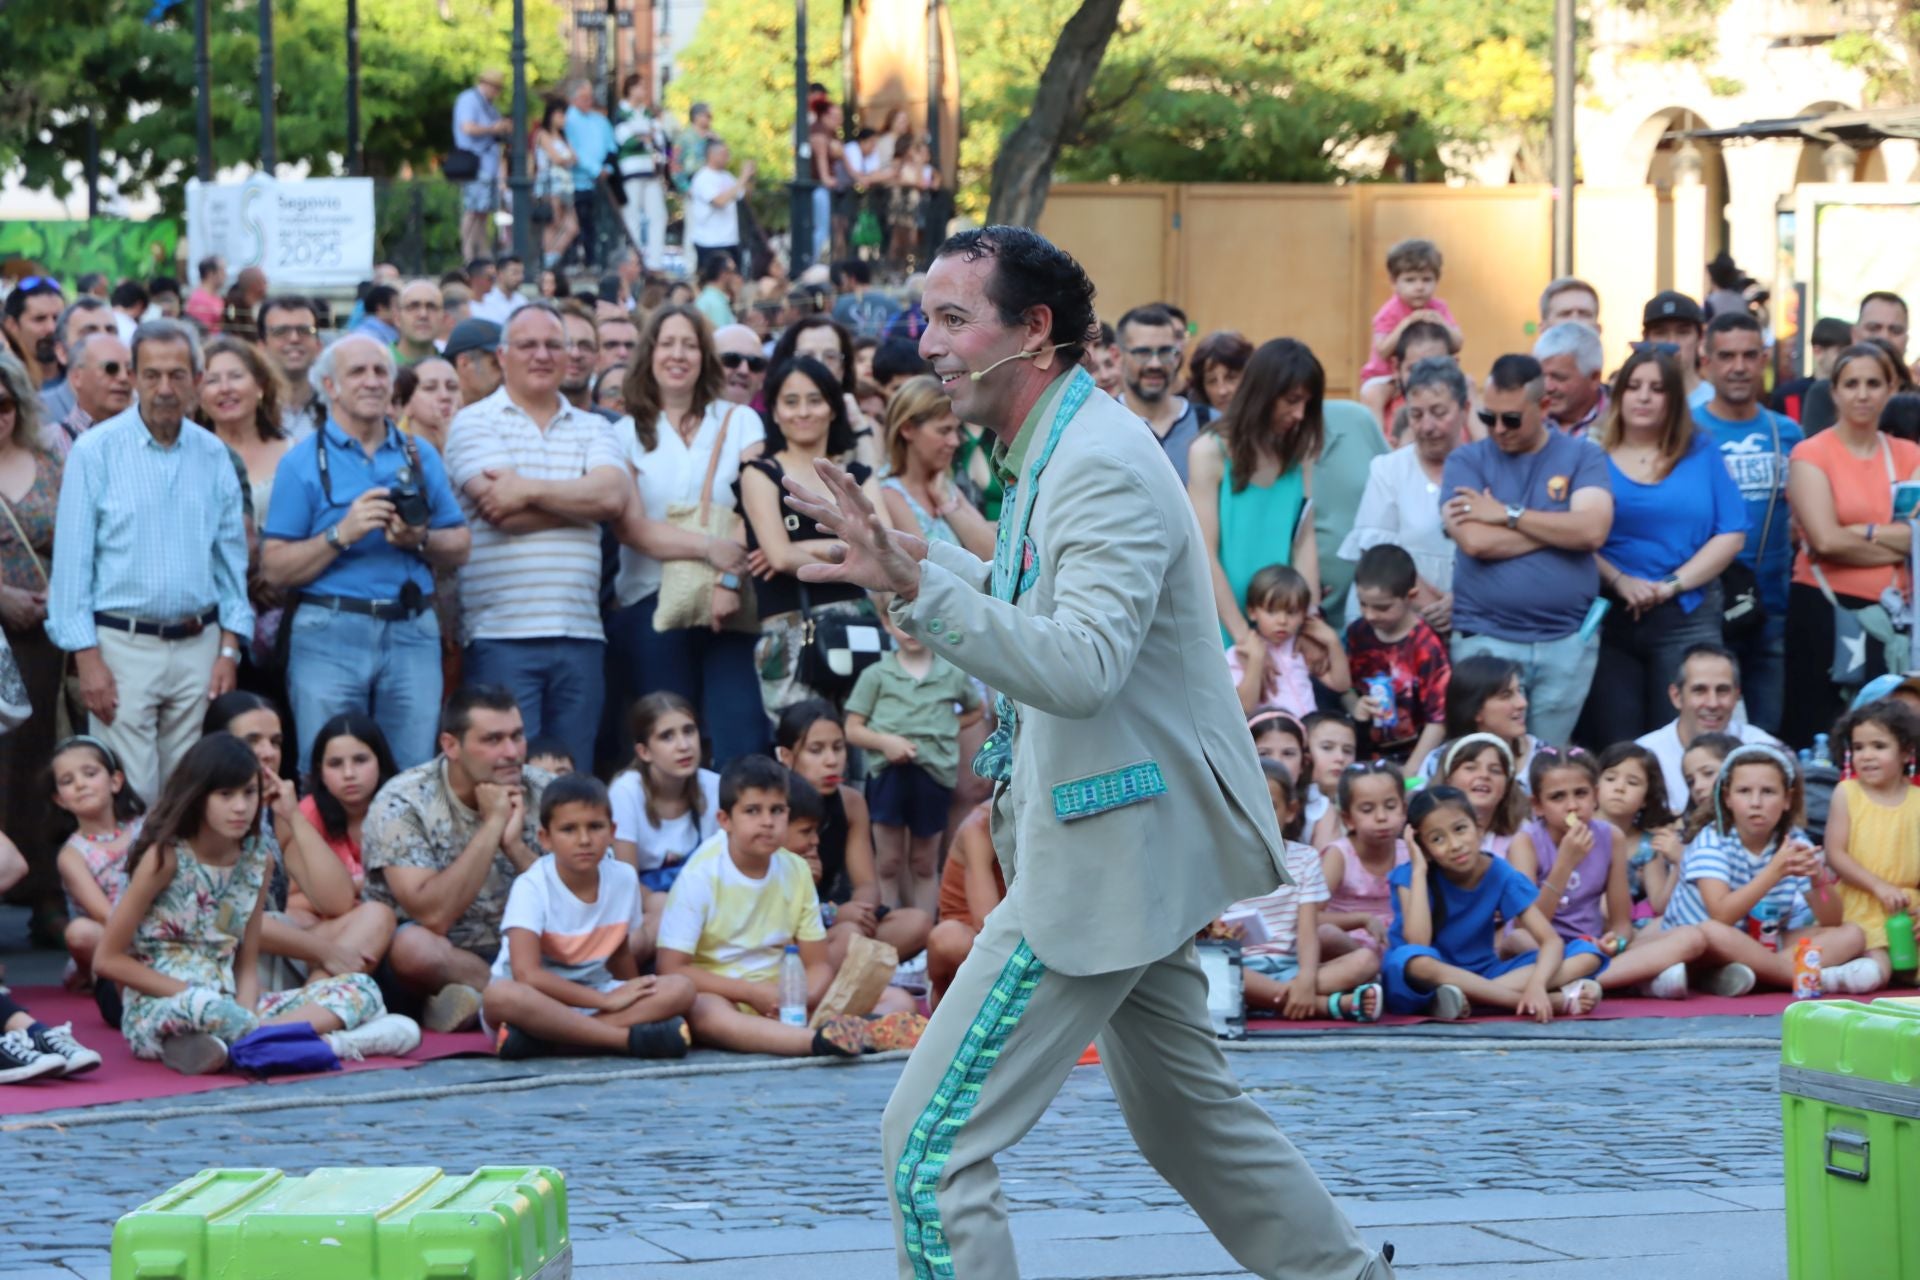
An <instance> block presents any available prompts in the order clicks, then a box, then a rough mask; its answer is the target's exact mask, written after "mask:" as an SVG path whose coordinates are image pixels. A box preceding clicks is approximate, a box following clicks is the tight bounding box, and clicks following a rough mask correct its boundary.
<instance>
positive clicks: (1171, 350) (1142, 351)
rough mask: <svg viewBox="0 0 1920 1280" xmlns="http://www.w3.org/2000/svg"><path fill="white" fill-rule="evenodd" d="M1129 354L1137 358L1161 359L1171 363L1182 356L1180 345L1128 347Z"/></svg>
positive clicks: (1143, 359) (1142, 359)
mask: <svg viewBox="0 0 1920 1280" xmlns="http://www.w3.org/2000/svg"><path fill="white" fill-rule="evenodd" d="M1127 354H1128V355H1129V356H1131V357H1133V358H1134V359H1135V360H1141V361H1146V360H1159V361H1162V362H1163V363H1171V362H1173V361H1175V360H1178V359H1179V358H1180V348H1178V347H1128V348H1127Z"/></svg>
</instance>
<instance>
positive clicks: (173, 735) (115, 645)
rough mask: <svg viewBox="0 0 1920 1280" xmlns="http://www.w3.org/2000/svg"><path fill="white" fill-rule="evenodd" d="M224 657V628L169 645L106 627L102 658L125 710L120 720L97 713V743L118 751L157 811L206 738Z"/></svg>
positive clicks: (134, 784)
mask: <svg viewBox="0 0 1920 1280" xmlns="http://www.w3.org/2000/svg"><path fill="white" fill-rule="evenodd" d="M219 656H220V628H219V627H217V626H211V627H208V628H207V629H206V630H205V631H202V632H201V633H200V634H199V635H197V636H190V637H188V638H187V639H185V640H161V639H159V638H157V637H155V636H136V635H131V634H129V633H127V632H125V631H114V630H110V629H108V628H106V627H101V628H100V659H101V661H103V662H105V663H106V664H107V670H108V671H111V672H112V673H113V683H114V688H115V690H116V691H117V692H118V693H119V695H120V705H119V707H118V708H117V709H116V710H115V711H114V715H113V723H112V724H102V723H101V722H100V718H99V717H98V716H89V717H88V719H89V720H91V721H92V723H93V728H92V730H91V732H92V733H93V735H94V736H95V737H96V738H99V739H100V740H101V741H102V742H104V743H106V744H107V745H108V746H109V747H112V748H113V753H114V754H115V755H117V756H119V757H120V767H121V769H122V770H124V771H125V773H126V775H127V785H128V786H130V787H132V788H133V789H134V790H135V791H136V792H138V793H139V795H140V798H141V799H142V800H144V801H146V802H147V805H148V806H149V807H151V806H152V805H153V803H154V801H156V800H158V799H159V798H160V788H161V786H162V785H163V784H164V783H165V782H166V780H167V776H168V775H169V774H171V773H172V772H173V767H174V766H175V765H177V764H179V763H180V757H181V756H184V755H186V754H187V748H189V747H191V746H192V745H193V744H194V743H196V742H198V741H199V740H200V725H201V722H202V721H203V720H205V718H206V714H207V683H208V681H210V680H212V679H213V660H214V659H215V658H217V657H219Z"/></svg>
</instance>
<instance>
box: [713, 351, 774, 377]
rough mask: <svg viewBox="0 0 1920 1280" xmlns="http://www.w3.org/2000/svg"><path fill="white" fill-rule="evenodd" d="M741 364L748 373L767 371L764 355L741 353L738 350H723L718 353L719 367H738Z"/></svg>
mask: <svg viewBox="0 0 1920 1280" xmlns="http://www.w3.org/2000/svg"><path fill="white" fill-rule="evenodd" d="M741 365H745V366H747V372H748V373H765V372H766V371H767V358H766V357H765V356H748V355H742V354H740V353H739V352H738V351H723V352H721V353H720V366H721V368H723V369H738V368H739V367H740V366H741Z"/></svg>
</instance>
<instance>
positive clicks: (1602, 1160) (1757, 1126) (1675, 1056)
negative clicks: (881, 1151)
mask: <svg viewBox="0 0 1920 1280" xmlns="http://www.w3.org/2000/svg"><path fill="white" fill-rule="evenodd" d="M1615 1028H1617V1030H1615ZM1476 1029H1477V1030H1480V1031H1482V1032H1484V1031H1485V1028H1484V1027H1482V1028H1476ZM1516 1030H1517V1028H1516ZM1658 1030H1659V1031H1660V1032H1662V1033H1664V1035H1663V1036H1661V1037H1660V1038H1658V1039H1655V1040H1653V1042H1652V1043H1648V1041H1649V1040H1650V1039H1652V1037H1650V1035H1649V1031H1648V1026H1647V1024H1645V1023H1639V1024H1629V1023H1614V1024H1599V1023H1594V1024H1587V1027H1586V1028H1583V1031H1584V1032H1585V1033H1586V1034H1589V1035H1597V1036H1600V1037H1602V1038H1600V1039H1595V1040H1590V1041H1587V1042H1584V1043H1578V1044H1573V1045H1567V1044H1563V1043H1562V1044H1554V1043H1550V1042H1541V1041H1535V1042H1529V1041H1528V1040H1527V1039H1526V1038H1524V1037H1520V1038H1515V1039H1513V1040H1511V1041H1508V1042H1504V1043H1498V1042H1496V1043H1495V1046H1494V1047H1481V1046H1485V1045H1487V1044H1488V1041H1487V1040H1486V1039H1485V1037H1484V1035H1482V1036H1480V1037H1473V1038H1455V1039H1454V1040H1452V1041H1451V1042H1449V1039H1448V1038H1447V1037H1444V1036H1441V1037H1436V1036H1422V1037H1408V1038H1407V1039H1406V1040H1405V1041H1404V1042H1402V1043H1397V1044H1392V1045H1387V1044H1384V1043H1375V1044H1367V1043H1356V1042H1353V1041H1336V1042H1325V1041H1322V1042H1316V1043H1314V1044H1312V1045H1300V1046H1291V1047H1287V1048H1281V1049H1277V1050H1276V1049H1264V1050H1261V1051H1251V1052H1239V1053H1236V1054H1234V1055H1233V1065H1234V1067H1235V1069H1236V1070H1237V1071H1238V1072H1239V1074H1240V1076H1241V1079H1242V1080H1243V1081H1244V1082H1245V1084H1246V1086H1247V1088H1248V1090H1249V1091H1250V1092H1251V1093H1252V1094H1253V1095H1254V1096H1255V1097H1256V1098H1258V1099H1259V1100H1260V1102H1261V1103H1262V1104H1264V1105H1265V1106H1266V1107H1267V1109H1268V1110H1269V1111H1270V1112H1272V1113H1273V1115H1274V1116H1275V1118H1276V1119H1277V1120H1278V1121H1279V1122H1280V1124H1281V1126H1282V1127H1283V1128H1284V1129H1286V1130H1287V1131H1288V1133H1289V1134H1290V1135H1291V1136H1292V1137H1293V1138H1294V1139H1295V1140H1296V1141H1297V1142H1298V1143H1299V1145H1300V1146H1301V1147H1302V1149H1303V1150H1305V1151H1306V1152H1307V1154H1308V1156H1309V1157H1310V1158H1311V1160H1312V1161H1313V1163H1314V1165H1315V1167H1316V1168H1317V1169H1318V1170H1319V1172H1320V1174H1321V1176H1322V1177H1323V1178H1324V1179H1325V1180H1326V1182H1327V1184H1328V1185H1329V1187H1330V1188H1331V1189H1332V1190H1333V1191H1334V1193H1335V1194H1336V1195H1339V1196H1341V1197H1343V1199H1344V1200H1345V1201H1346V1203H1347V1205H1348V1208H1349V1212H1350V1214H1351V1215H1352V1216H1353V1217H1354V1219H1355V1221H1356V1223H1357V1224H1358V1225H1360V1226H1361V1227H1362V1228H1363V1229H1364V1230H1365V1233H1366V1234H1367V1235H1368V1236H1369V1238H1374V1239H1377V1238H1381V1237H1383V1236H1385V1237H1391V1238H1393V1239H1395V1240H1396V1241H1397V1242H1398V1243H1399V1244H1400V1247H1401V1260H1402V1262H1403V1264H1425V1265H1416V1266H1414V1267H1413V1268H1412V1273H1413V1274H1417V1275H1428V1274H1432V1275H1447V1274H1455V1275H1463V1276H1464V1275H1475V1276H1500V1275H1509V1274H1511V1275H1516V1276H1526V1277H1537V1280H1574V1278H1575V1277H1580V1278H1582V1280H1584V1278H1586V1277H1599V1276H1601V1275H1603V1274H1609V1275H1612V1274H1618V1267H1619V1265H1620V1263H1619V1262H1618V1261H1614V1262H1605V1263H1599V1262H1595V1261H1594V1260H1596V1259H1609V1258H1610V1259H1626V1258H1629V1257H1655V1256H1657V1257H1660V1258H1664V1259H1666V1261H1665V1262H1664V1263H1661V1264H1658V1265H1650V1266H1647V1267H1642V1268H1638V1273H1639V1274H1643V1275H1648V1276H1668V1275H1674V1276H1678V1275H1681V1274H1685V1275H1687V1276H1688V1277H1689V1280H1705V1278H1706V1277H1710V1276H1715V1275H1721V1274H1724V1275H1727V1276H1738V1277H1740V1280H1775V1278H1776V1277H1781V1276H1784V1274H1785V1268H1784V1263H1783V1261H1782V1259H1783V1256H1784V1243H1783V1239H1782V1236H1781V1226H1780V1214H1779V1212H1778V1210H1779V1207H1780V1195H1779V1190H1778V1188H1779V1183H1780V1179H1781V1163H1780V1160H1781V1156H1780V1136H1779V1135H1780V1120H1779V1104H1778V1100H1777V1097H1776V1095H1775V1092H1774V1088H1775V1085H1774V1079H1775V1070H1776V1064H1777V1062H1778V1051H1777V1050H1776V1049H1773V1048H1771V1047H1768V1046H1767V1045H1766V1041H1765V1038H1766V1037H1767V1036H1769V1035H1777V1033H1778V1032H1777V1022H1776V1021H1772V1020H1764V1019H1738V1020H1733V1019H1728V1020H1699V1021H1698V1022H1697V1023H1696V1022H1692V1021H1687V1020H1662V1024H1661V1025H1660V1027H1659V1028H1658ZM1756 1036H1757V1037H1759V1039H1755V1038H1754V1037H1756ZM1672 1039H1680V1040H1684V1041H1686V1042H1687V1043H1686V1044H1685V1045H1684V1047H1662V1046H1664V1045H1665V1044H1667V1042H1668V1041H1669V1040H1672ZM713 1061H719V1060H718V1059H715V1060H713ZM516 1065H518V1064H516ZM583 1069H585V1070H596V1069H597V1070H613V1069H616V1068H615V1067H614V1066H612V1065H601V1066H596V1065H594V1064H582V1063H579V1062H573V1063H566V1064H561V1063H542V1064H538V1066H537V1068H536V1070H537V1071H539V1072H545V1073H549V1074H552V1073H563V1072H564V1073H578V1072H579V1071H581V1070H583ZM503 1072H504V1064H495V1063H492V1062H473V1061H465V1062H463V1061H452V1062H445V1063H432V1064H427V1065H425V1066H423V1067H420V1068H417V1069H415V1070H411V1071H407V1072H382V1073H378V1074H369V1075H357V1076H352V1077H343V1078H336V1079H334V1080H329V1081H324V1082H318V1083H316V1084H313V1085H305V1084H299V1085H289V1086H277V1087H275V1089H274V1090H273V1093H272V1097H271V1098H270V1099H269V1101H271V1102H275V1103H277V1101H278V1099H280V1098H285V1099H286V1100H287V1101H288V1102H293V1101H296V1100H298V1101H303V1102H304V1101H312V1102H314V1103H316V1104H317V1105H299V1106H283V1105H275V1107H274V1109H273V1110H268V1111H260V1112H254V1113H248V1114H231V1113H227V1112H223V1109H225V1108H231V1107H233V1106H234V1105H235V1104H236V1103H239V1104H242V1105H249V1106H251V1105H258V1104H259V1103H260V1101H261V1099H262V1097H263V1095H265V1094H266V1091H265V1090H260V1089H247V1090H234V1091H227V1092H224V1093H218V1094H210V1095H198V1096H195V1097H193V1098H188V1099H183V1100H180V1103H181V1107H182V1109H185V1110H188V1111H189V1112H195V1113H197V1114H186V1115H178V1116H173V1117H171V1118H160V1119H153V1118H148V1112H149V1111H150V1108H146V1107H143V1106H141V1105H138V1104H128V1105H125V1106H120V1107H116V1108H108V1109H100V1110H103V1111H106V1112H107V1113H108V1114H110V1115H112V1116H113V1119H112V1120H111V1121H110V1122H107V1123H99V1122H97V1113H96V1112H88V1113H85V1120H86V1122H85V1123H81V1124H78V1125H75V1126H72V1127H64V1128H48V1127H16V1128H13V1129H12V1130H10V1131H9V1130H7V1129H5V1128H4V1126H3V1122H0V1168H4V1169H5V1170H6V1173H5V1175H4V1177H5V1182H6V1186H7V1189H8V1192H9V1200H10V1205H9V1208H8V1211H7V1213H6V1214H5V1215H0V1217H3V1218H4V1220H3V1221H0V1242H4V1243H5V1244H6V1245H7V1246H8V1247H7V1248H6V1249H4V1250H0V1274H9V1273H10V1272H12V1271H15V1270H20V1269H26V1271H27V1273H30V1274H32V1273H37V1274H40V1275H42V1276H44V1277H46V1278H47V1280H51V1277H54V1276H59V1277H62V1278H63V1280H73V1277H74V1276H75V1275H76V1274H78V1275H80V1276H87V1277H91V1276H96V1275H97V1276H100V1277H102V1280H104V1277H105V1275H106V1270H107V1252H106V1250H107V1247H108V1244H109V1241H110V1236H111V1230H112V1223H113V1221H114V1219H115V1218H116V1217H117V1216H118V1215H119V1214H120V1213H122V1212H124V1211H126V1210H127V1209H128V1208H130V1207H132V1206H133V1205H135V1204H137V1203H139V1202H140V1201H141V1200H142V1199H144V1198H146V1197H147V1196H150V1195H152V1194H154V1193H156V1192H158V1191H160V1190H162V1189H164V1188H166V1187H168V1186H170V1185H172V1184H173V1183H174V1182H176V1181H178V1180H179V1179H181V1178H183V1177H186V1176H187V1175H189V1174H192V1173H193V1172H195V1171H197V1170H199V1169H201V1168H203V1167H207V1166H209V1165H226V1166H243V1167H244V1166H265V1167H278V1168H284V1169H287V1170H289V1171H297V1172H304V1171H306V1170H308V1169H311V1168H313V1167H315V1166H319V1165H328V1164H433V1165H440V1166H443V1167H445V1168H448V1169H464V1168H469V1167H472V1166H475V1165H480V1164H550V1165H554V1166H557V1167H558V1168H560V1169H561V1170H562V1171H564V1172H565V1174H566V1175H567V1179H568V1188H569V1195H570V1199H571V1203H572V1206H573V1215H572V1221H573V1227H574V1236H575V1240H576V1243H577V1250H578V1252H577V1256H576V1261H577V1262H578V1264H579V1267H580V1274H582V1275H583V1276H584V1277H589V1278H591V1280H611V1277H613V1276H622V1277H624V1276H637V1277H648V1276H658V1277H661V1278H662V1280H705V1278H706V1277H708V1276H712V1277H715V1278H717V1277H721V1276H726V1277H728V1278H729V1280H748V1278H750V1277H753V1276H759V1275H767V1276H774V1275H778V1276H781V1277H783V1280H797V1278H799V1277H804V1276H813V1275H816V1274H818V1275H821V1276H828V1275H832V1276H835V1277H838V1278H840V1280H853V1278H854V1277H858V1276H867V1275H872V1276H884V1275H890V1274H892V1271H891V1263H890V1259H889V1255H888V1254H887V1253H886V1252H885V1250H886V1249H887V1247H888V1240H889V1235H888V1225H887V1222H886V1203H885V1200H884V1198H883V1192H882V1182H881V1177H880V1170H879V1155H878V1139H877V1123H878V1118H879V1115H880V1111H881V1108H882V1106H883V1104H884V1102H885V1100H886V1097H887V1094H888V1091H889V1090H890V1089H891V1087H892V1084H893V1081H894V1079H895V1078H896V1076H897V1075H898V1067H897V1065H894V1064H892V1063H885V1062H881V1063H872V1062H870V1063H864V1064H859V1065H846V1066H834V1067H824V1068H806V1069H794V1068H781V1069H775V1070H750V1071H733V1072H730V1073H726V1074H686V1075H677V1076H662V1077H658V1078H651V1079H643V1080H625V1081H618V1082H611V1083H563V1082H560V1081H557V1080H556V1081H554V1082H552V1083H551V1084H549V1085H544V1086H543V1087H538V1088H529V1089H525V1090H522V1091H517V1092H501V1091H498V1090H496V1089H487V1090H484V1091H475V1092H459V1093H456V1094H454V1095H452V1096H447V1097H442V1098H437V1099H424V1100H409V1101H395V1102H371V1101H367V1102H359V1103H358V1104H357V1105H349V1103H348V1101H347V1100H349V1099H353V1098H355V1097H356V1095H363V1094H366V1093H368V1092H371V1091H387V1090H393V1089H423V1088H440V1087H447V1088H453V1089H462V1090H465V1089H474V1088H476V1087H477V1085H478V1083H479V1082H481V1081H485V1080H487V1079H489V1078H493V1077H498V1076H500V1075H501V1074H503ZM283 1090H284V1091H285V1092H284V1093H283V1092H282V1091H283ZM170 1105H171V1104H170ZM1002 1171H1003V1174H1004V1177H1005V1181H1006V1188H1007V1195H1008V1198H1009V1200H1010V1202H1011V1206H1012V1210H1013V1214H1014V1220H1015V1223H1016V1230H1017V1234H1018V1235H1019V1237H1020V1241H1021V1247H1022V1253H1023V1259H1024V1260H1025V1262H1024V1265H1025V1266H1026V1268H1027V1270H1028V1271H1029V1273H1030V1275H1031V1276H1036V1277H1037V1276H1087V1277H1094V1276H1115V1277H1118V1276H1161V1275H1169V1276H1171V1275H1178V1276H1190V1275H1207V1274H1211V1273H1215V1272H1218V1273H1231V1272H1232V1263H1231V1260H1230V1259H1228V1258H1227V1257H1226V1255H1225V1254H1224V1253H1223V1252H1221V1251H1219V1250H1218V1249H1217V1247H1216V1246H1213V1245H1212V1243H1211V1241H1209V1240H1207V1239H1206V1238H1205V1237H1203V1236H1197V1235H1195V1234H1194V1233H1196V1232H1198V1231H1200V1230H1201V1228H1200V1226H1199V1224H1198V1222H1197V1220H1196V1219H1194V1218H1193V1217H1192V1215H1191V1213H1190V1211H1188V1210H1187V1209H1186V1207H1185V1206H1184V1205H1182V1204H1181V1202H1180V1200H1179V1198H1178V1197H1177V1196H1175V1195H1174V1193H1173V1192H1172V1191H1171V1189H1169V1188H1168V1187H1167V1185H1166V1184H1165V1183H1164V1182H1162V1181H1161V1180H1160V1179H1159V1177H1158V1176H1157V1175H1156V1174H1155V1173H1154V1172H1153V1171H1152V1170H1151V1169H1150V1168H1149V1167H1148V1166H1147V1165H1146V1164H1145V1163H1144V1162H1143V1161H1142V1160H1141V1159H1140V1158H1139V1156H1138V1155H1137V1153H1136V1152H1135V1151H1134V1149H1133V1145H1132V1143H1131V1141H1130V1140H1129V1138H1128V1136H1127V1133H1126V1129H1125V1126H1124V1124H1123V1123H1122V1121H1121V1118H1120V1115H1119V1112H1118V1109H1117V1108H1116V1107H1115V1105H1114V1103H1113V1097H1112V1093H1111V1091H1110V1089H1109V1088H1108V1085H1107V1081H1106V1077H1105V1076H1104V1075H1103V1074H1102V1073H1101V1071H1100V1070H1099V1069H1098V1068H1082V1069H1079V1070H1076V1071H1075V1072H1074V1073H1073V1076H1072V1078H1071V1079H1070V1081H1069V1082H1068V1084H1067V1086H1066V1088H1065V1089H1064V1090H1063V1091H1062V1093H1061V1095H1060V1098H1059V1100H1058V1102H1057V1103H1056V1105H1055V1106H1054V1107H1053V1109H1052V1110H1051V1111H1050V1112H1048V1114H1047V1116H1046V1117H1045V1118H1044V1119H1043V1120H1042V1121H1041V1123H1040V1124H1039V1126H1038V1127H1037V1128H1036V1129H1035V1130H1034V1132H1033V1133H1032V1135H1031V1136H1030V1137H1029V1138H1028V1139H1027V1140H1026V1141H1025V1142H1023V1143H1022V1144H1021V1145H1020V1146H1019V1147H1017V1148H1016V1149H1015V1150H1014V1151H1013V1152H1012V1153H1010V1155H1009V1156H1008V1157H1007V1158H1006V1159H1005V1160H1004V1161H1003V1162H1002ZM1609 1215H1627V1216H1609ZM1388 1228H1391V1230H1388ZM796 1259H803V1260H804V1261H805V1265H804V1266H800V1265H799V1263H798V1262H796ZM1683 1259H1684V1260H1685V1265H1684V1266H1682V1265H1681V1264H1682V1260H1683ZM1602 1266H1604V1267H1610V1268H1613V1270H1611V1271H1603V1270H1601V1269H1597V1268H1599V1267H1602ZM796 1267H798V1269H796ZM1143 1268H1144V1269H1143ZM1196 1268H1198V1269H1197V1270H1196ZM1463 1268H1464V1269H1463ZM1588 1268H1594V1269H1588ZM1721 1268H1724V1270H1723V1269H1721ZM1402 1269H1403V1271H1404V1270H1407V1269H1408V1268H1407V1267H1405V1266H1403V1268H1402Z"/></svg>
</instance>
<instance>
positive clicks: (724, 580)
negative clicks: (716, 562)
mask: <svg viewBox="0 0 1920 1280" xmlns="http://www.w3.org/2000/svg"><path fill="white" fill-rule="evenodd" d="M720 585H721V586H723V587H725V588H726V589H727V590H729V591H738V590H739V589H740V575H739V574H737V573H723V574H721V575H720Z"/></svg>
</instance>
